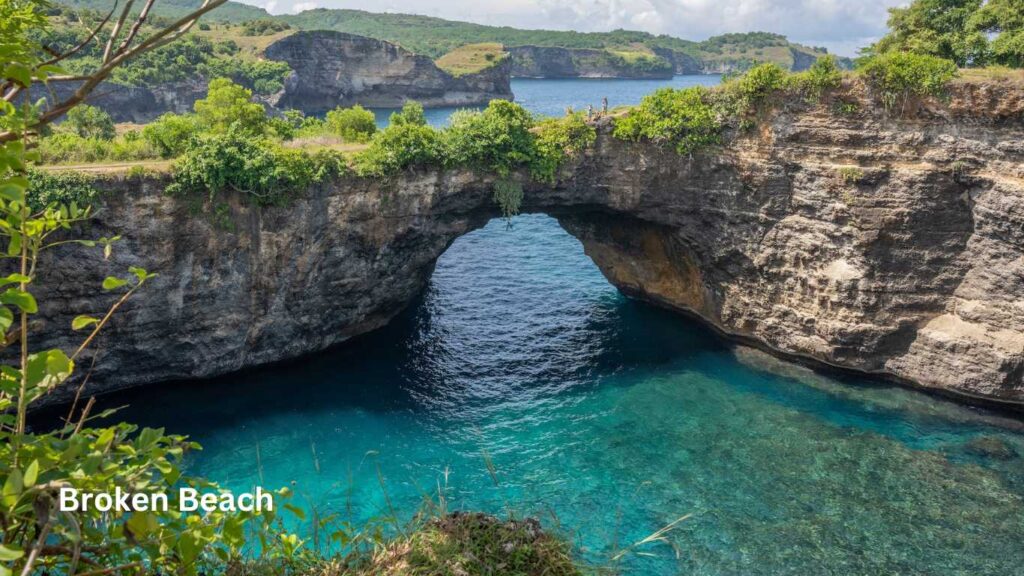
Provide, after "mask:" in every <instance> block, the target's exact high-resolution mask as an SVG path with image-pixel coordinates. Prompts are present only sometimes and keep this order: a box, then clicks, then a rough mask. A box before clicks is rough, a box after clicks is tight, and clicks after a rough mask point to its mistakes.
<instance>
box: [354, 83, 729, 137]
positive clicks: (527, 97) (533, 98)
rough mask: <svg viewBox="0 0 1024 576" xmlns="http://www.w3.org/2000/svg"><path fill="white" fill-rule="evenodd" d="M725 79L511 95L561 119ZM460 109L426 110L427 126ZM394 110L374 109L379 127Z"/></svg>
mask: <svg viewBox="0 0 1024 576" xmlns="http://www.w3.org/2000/svg"><path fill="white" fill-rule="evenodd" d="M721 80H722V77H721V76H719V75H716V74H708V75H699V76H697V75H694V76H676V77H675V78H671V79H666V80H618V79H605V78H593V79H580V78H566V79H560V80H558V79H556V80H546V79H545V80H539V79H526V78H516V79H513V80H512V93H513V94H514V95H515V100H516V102H518V103H520V104H522V105H523V106H524V107H526V109H527V110H529V111H531V112H533V113H535V114H541V115H544V116H561V115H563V114H565V109H566V108H567V107H571V108H572V109H574V110H581V111H584V110H586V109H587V106H593V107H594V109H595V110H600V109H601V106H602V99H603V98H608V106H609V107H612V108H614V107H615V106H628V105H632V104H638V103H639V102H640V99H641V98H643V97H644V96H646V95H647V94H650V93H651V92H654V91H655V90H657V89H658V88H664V87H666V86H671V87H672V88H689V87H690V86H714V85H715V84H718V83H719V82H721ZM457 109H458V108H429V109H427V110H426V116H427V122H429V123H430V125H431V126H444V125H445V124H447V123H448V117H449V116H451V115H452V112H455V110H457ZM395 110H396V109H395V108H375V109H373V113H374V114H375V115H376V116H377V125H378V126H379V127H381V128H383V127H384V126H387V124H388V117H389V116H391V113H392V112H394V111H395Z"/></svg>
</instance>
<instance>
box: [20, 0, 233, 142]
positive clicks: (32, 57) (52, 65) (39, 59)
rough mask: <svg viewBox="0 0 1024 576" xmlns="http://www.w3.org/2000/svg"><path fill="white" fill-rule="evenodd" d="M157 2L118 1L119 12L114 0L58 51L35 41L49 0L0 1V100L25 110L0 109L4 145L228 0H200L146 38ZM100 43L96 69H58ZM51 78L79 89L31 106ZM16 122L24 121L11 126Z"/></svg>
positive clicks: (55, 115) (36, 127) (54, 116)
mask: <svg viewBox="0 0 1024 576" xmlns="http://www.w3.org/2000/svg"><path fill="white" fill-rule="evenodd" d="M155 2H156V0H145V3H144V4H143V5H142V7H141V9H140V10H139V11H138V12H135V11H134V7H135V0H128V1H127V2H125V3H124V4H123V5H120V8H121V9H120V12H118V7H119V4H118V3H114V7H113V8H111V10H110V12H108V13H107V15H106V16H105V17H104V18H103V20H101V21H100V23H99V24H98V25H97V26H96V27H95V28H94V29H93V30H92V31H91V32H90V33H89V35H88V36H87V37H86V38H85V40H83V41H82V42H81V43H79V44H78V45H76V46H74V47H72V48H71V49H69V50H66V51H64V52H56V51H55V50H52V49H50V50H46V49H45V48H44V47H43V46H41V45H40V44H39V43H38V42H36V41H35V40H33V34H34V33H35V32H36V31H38V30H40V29H43V28H45V27H46V25H47V22H46V9H47V8H48V6H49V5H48V3H47V2H46V1H45V0H3V1H0V71H2V72H0V102H2V103H3V104H4V105H5V106H7V105H11V104H12V103H14V102H20V103H21V104H22V108H24V110H23V111H22V112H21V113H20V114H18V115H17V116H15V115H12V114H10V113H9V112H7V111H6V110H4V111H0V112H3V115H4V117H5V118H4V119H3V122H4V123H0V143H4V142H11V141H14V140H18V139H19V138H22V137H23V136H24V135H25V134H26V133H27V134H28V135H33V134H37V133H38V132H39V130H40V129H42V128H43V127H44V126H46V125H47V124H50V123H51V122H53V121H54V120H56V119H58V118H60V117H61V116H63V115H64V114H66V113H67V112H68V111H69V110H71V109H72V108H74V107H75V106H77V105H79V104H81V103H82V102H83V101H85V99H86V98H87V97H88V96H89V95H90V94H91V93H92V92H93V90H95V89H96V87H97V86H99V85H100V83H101V82H103V81H104V80H106V79H107V78H109V77H110V75H111V74H113V73H114V71H115V70H117V69H118V67H119V66H121V65H122V64H125V63H126V62H128V61H129V60H131V59H132V58H135V57H137V56H140V55H142V54H145V53H146V52H149V51H150V50H155V49H156V48H159V47H161V46H166V45H167V44H170V43H171V42H173V41H175V40H177V39H178V38H181V37H182V36H184V35H185V34H187V33H188V31H189V30H190V29H191V28H192V26H193V25H194V24H195V23H196V22H197V21H198V20H199V18H200V17H201V16H203V15H204V14H206V13H208V12H210V11H211V10H213V9H215V8H217V7H219V6H221V5H223V4H224V3H225V2H227V0H202V4H200V6H199V7H198V8H196V9H195V10H193V11H191V12H189V13H187V14H186V15H184V16H182V17H181V18H179V19H177V20H175V21H173V22H172V23H171V24H170V25H168V26H165V27H163V28H158V29H157V31H156V32H154V33H152V34H150V35H149V36H148V37H146V38H144V39H142V38H140V37H139V31H140V30H141V28H142V24H143V23H144V22H145V21H146V19H147V18H148V17H149V13H150V11H151V10H152V8H153V4H154V3H155ZM115 14H116V15H117V17H116V18H114V16H115ZM108 25H110V26H109V28H108ZM104 37H105V38H106V39H105V41H104V40H103V38H104ZM99 44H102V45H103V52H102V55H101V57H100V58H99V65H98V67H97V68H96V70H94V71H93V72H91V73H89V74H84V75H73V74H64V73H63V71H62V70H61V69H60V67H59V64H60V63H61V62H63V61H64V60H66V59H68V58H70V57H72V56H74V55H75V54H77V53H79V52H81V51H82V50H84V49H85V48H86V47H88V46H92V45H99ZM48 82H75V83H77V86H78V87H77V88H76V89H75V91H74V93H72V94H71V95H70V96H68V97H66V98H64V99H62V100H59V101H56V102H53V103H51V104H49V105H34V104H32V100H31V98H32V88H33V86H39V85H41V84H45V83H48ZM36 94H37V95H38V93H36ZM13 120H17V121H18V122H20V123H21V124H17V125H15V124H12V123H11V122H12V121H13Z"/></svg>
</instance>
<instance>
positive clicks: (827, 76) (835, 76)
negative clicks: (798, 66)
mask: <svg viewBox="0 0 1024 576" xmlns="http://www.w3.org/2000/svg"><path fill="white" fill-rule="evenodd" d="M790 83H791V84H792V85H793V86H794V87H795V88H797V89H799V90H800V91H801V92H803V94H804V96H805V97H806V98H807V99H808V100H810V101H811V102H818V101H819V100H821V98H822V96H824V95H825V93H826V92H828V91H830V90H835V89H836V88H839V87H840V86H841V85H842V83H843V72H842V70H840V69H839V63H838V62H837V61H836V58H835V56H831V55H829V56H822V57H821V58H818V59H817V60H815V61H814V64H812V65H811V67H810V68H809V69H808V70H807V71H806V72H801V73H799V74H794V75H793V76H791V77H790Z"/></svg>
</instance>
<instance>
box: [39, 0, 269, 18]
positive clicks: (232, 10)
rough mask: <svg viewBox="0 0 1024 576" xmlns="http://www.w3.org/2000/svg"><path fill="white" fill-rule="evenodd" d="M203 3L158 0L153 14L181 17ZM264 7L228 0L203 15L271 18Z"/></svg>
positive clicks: (88, 0)
mask: <svg viewBox="0 0 1024 576" xmlns="http://www.w3.org/2000/svg"><path fill="white" fill-rule="evenodd" d="M59 3H60V4H62V5H64V6H70V7H72V8H88V9H90V10H97V11H101V12H103V13H106V12H107V11H109V10H110V8H111V6H113V5H114V3H113V1H112V0H60V1H59ZM142 4H143V3H142V2H136V3H135V11H136V12H137V11H138V10H140V9H141V8H142ZM201 5H202V2H201V1H200V0H157V2H156V4H154V5H153V11H152V14H154V15H156V16H167V17H171V18H174V17H181V16H184V15H185V14H188V13H189V12H190V11H192V10H195V9H196V8H198V7H199V6H201ZM271 17H272V16H271V15H270V14H269V13H268V12H267V11H266V10H264V9H263V8H257V7H255V6H249V5H248V4H242V3H241V2H228V3H227V4H225V5H223V6H221V7H220V8H218V9H216V10H214V11H213V12H211V13H210V14H207V15H206V16H204V17H203V19H204V20H205V21H208V22H245V21H246V20H256V19H258V18H271Z"/></svg>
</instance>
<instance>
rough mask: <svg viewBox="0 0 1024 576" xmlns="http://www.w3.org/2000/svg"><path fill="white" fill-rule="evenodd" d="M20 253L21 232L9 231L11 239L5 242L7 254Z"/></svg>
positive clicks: (14, 254) (15, 254)
mask: <svg viewBox="0 0 1024 576" xmlns="http://www.w3.org/2000/svg"><path fill="white" fill-rule="evenodd" d="M18 254H21V233H20V232H14V231H12V232H11V241H10V242H9V243H8V244H7V255H8V256H17V255H18Z"/></svg>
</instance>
